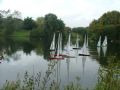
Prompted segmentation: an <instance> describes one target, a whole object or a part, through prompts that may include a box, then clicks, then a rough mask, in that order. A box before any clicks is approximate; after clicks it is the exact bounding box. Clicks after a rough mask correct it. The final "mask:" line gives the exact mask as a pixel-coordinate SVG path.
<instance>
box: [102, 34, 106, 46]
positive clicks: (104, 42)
mask: <svg viewBox="0 0 120 90" xmlns="http://www.w3.org/2000/svg"><path fill="white" fill-rule="evenodd" d="M102 46H107V36H105V39H104V41H103V43H102Z"/></svg>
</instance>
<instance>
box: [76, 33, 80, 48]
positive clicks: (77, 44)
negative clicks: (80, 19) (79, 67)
mask: <svg viewBox="0 0 120 90" xmlns="http://www.w3.org/2000/svg"><path fill="white" fill-rule="evenodd" d="M76 48H79V39H78V34H77V39H76Z"/></svg>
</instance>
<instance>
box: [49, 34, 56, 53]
mask: <svg viewBox="0 0 120 90" xmlns="http://www.w3.org/2000/svg"><path fill="white" fill-rule="evenodd" d="M50 51H55V33H54V35H53V40H52V42H51V46H50Z"/></svg>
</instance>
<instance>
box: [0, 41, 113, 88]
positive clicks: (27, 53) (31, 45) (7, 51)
mask: <svg viewBox="0 0 120 90" xmlns="http://www.w3.org/2000/svg"><path fill="white" fill-rule="evenodd" d="M0 43H1V46H0V49H1V53H2V52H4V59H3V60H1V61H0V87H2V86H3V84H4V83H5V81H6V80H10V81H12V80H16V79H17V76H18V77H19V78H21V79H23V78H24V74H25V72H26V71H27V72H28V73H29V74H30V75H35V74H36V73H38V72H41V74H42V78H43V77H44V76H45V74H46V71H50V72H52V73H51V74H50V75H49V77H50V81H52V80H55V81H56V82H58V83H59V82H60V83H61V86H63V85H67V84H69V83H70V82H73V81H75V80H76V77H80V84H81V86H82V87H83V88H89V89H92V88H94V87H95V85H96V83H97V77H98V69H99V67H101V66H102V65H106V61H102V60H107V59H106V58H107V55H108V54H109V53H110V52H111V53H113V52H115V50H114V49H113V50H112V51H110V50H109V47H108V48H107V49H106V51H105V52H104V49H102V48H100V49H99V48H98V49H97V48H96V47H95V46H94V47H92V46H89V53H90V54H91V55H90V56H78V54H76V52H78V53H79V52H80V49H79V50H78V51H77V50H73V51H72V55H74V56H75V58H64V59H63V60H49V59H48V58H47V55H48V51H47V50H46V49H45V48H46V47H45V45H44V42H42V40H39V42H38V41H31V40H25V41H19V40H18V41H17V40H16V41H15V40H9V41H1V42H0ZM113 48H114V47H113ZM63 52H65V51H64V50H63ZM101 59H102V60H101ZM54 63H55V65H53V64H54Z"/></svg>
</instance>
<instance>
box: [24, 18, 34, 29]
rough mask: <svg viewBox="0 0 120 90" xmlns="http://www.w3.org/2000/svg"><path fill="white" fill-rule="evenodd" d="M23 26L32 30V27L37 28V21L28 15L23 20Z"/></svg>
mask: <svg viewBox="0 0 120 90" xmlns="http://www.w3.org/2000/svg"><path fill="white" fill-rule="evenodd" d="M23 28H24V29H25V30H32V29H34V28H36V23H35V21H34V20H33V19H32V18H30V17H27V18H25V19H24V21H23Z"/></svg>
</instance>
